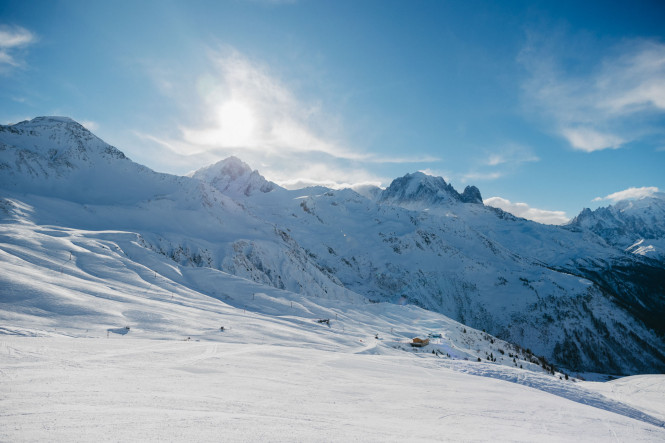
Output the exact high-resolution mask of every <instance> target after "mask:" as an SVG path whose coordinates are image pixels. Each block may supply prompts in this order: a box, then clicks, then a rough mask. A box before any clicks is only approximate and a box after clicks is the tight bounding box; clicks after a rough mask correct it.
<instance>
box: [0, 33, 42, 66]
mask: <svg viewBox="0 0 665 443" xmlns="http://www.w3.org/2000/svg"><path fill="white" fill-rule="evenodd" d="M35 41H36V36H35V35H34V34H33V33H32V32H30V31H28V30H27V29H25V28H22V27H20V26H8V25H0V72H3V71H7V70H8V69H11V68H17V67H21V66H23V64H24V62H23V60H22V59H21V50H23V49H24V48H25V47H27V46H29V45H31V44H32V43H34V42H35Z"/></svg>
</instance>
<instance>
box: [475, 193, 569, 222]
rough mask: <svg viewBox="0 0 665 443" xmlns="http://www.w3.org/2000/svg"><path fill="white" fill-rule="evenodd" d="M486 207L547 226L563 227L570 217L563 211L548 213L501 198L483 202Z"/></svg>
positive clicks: (491, 198)
mask: <svg viewBox="0 0 665 443" xmlns="http://www.w3.org/2000/svg"><path fill="white" fill-rule="evenodd" d="M483 203H484V204H486V205H487V206H492V207H495V208H499V209H502V210H504V211H506V212H509V213H511V214H513V215H515V216H517V217H522V218H526V219H527V220H532V221H535V222H538V223H543V224H547V225H563V224H566V223H568V222H569V221H570V217H568V216H567V215H566V213H565V212H564V211H549V210H546V209H538V208H532V207H530V206H529V205H528V204H526V203H521V202H515V203H513V202H511V201H510V200H507V199H505V198H502V197H490V198H487V199H485V200H483Z"/></svg>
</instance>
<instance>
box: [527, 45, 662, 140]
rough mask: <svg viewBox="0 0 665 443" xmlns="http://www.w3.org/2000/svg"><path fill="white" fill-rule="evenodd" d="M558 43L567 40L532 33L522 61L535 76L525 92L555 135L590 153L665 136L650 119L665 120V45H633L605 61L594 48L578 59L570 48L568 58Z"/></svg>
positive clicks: (612, 50)
mask: <svg viewBox="0 0 665 443" xmlns="http://www.w3.org/2000/svg"><path fill="white" fill-rule="evenodd" d="M557 40H558V41H559V44H561V41H567V38H566V37H562V36H561V35H559V36H556V35H555V36H552V35H550V34H548V35H547V38H546V37H545V36H544V35H543V34H542V33H531V34H530V35H529V41H528V43H527V45H526V46H525V47H524V48H523V50H522V52H521V54H520V56H519V60H520V61H521V62H522V64H523V65H524V66H525V67H526V68H527V70H528V72H529V78H528V79H527V81H526V83H525V84H524V91H525V97H526V99H527V103H528V105H529V106H530V108H529V110H530V111H532V110H533V108H535V109H536V110H538V112H539V113H540V114H541V115H543V116H544V117H545V118H547V119H548V120H549V121H550V122H551V124H552V128H551V129H552V130H553V131H554V132H556V133H557V134H559V135H560V136H561V137H563V138H564V139H566V140H567V141H568V143H569V144H570V145H571V146H572V147H573V148H574V149H577V150H581V151H584V152H593V151H599V150H603V149H617V148H620V147H622V146H624V145H625V144H627V143H629V142H632V141H635V140H638V139H643V138H645V137H646V136H648V135H652V134H654V133H662V127H659V126H658V125H653V124H651V123H650V122H649V121H650V120H649V118H648V117H652V116H662V115H663V114H665V44H663V43H660V42H657V41H650V40H632V41H628V42H623V43H621V44H620V45H617V46H614V47H612V48H610V49H609V50H607V51H605V52H603V55H602V56H601V57H600V58H594V54H593V53H591V51H589V50H588V48H587V49H585V51H586V52H585V53H583V54H582V53H580V54H574V53H573V52H574V51H573V50H572V49H570V47H572V46H573V45H570V47H568V49H567V52H566V57H564V56H563V55H562V54H563V51H562V50H561V49H560V48H558V47H556V43H552V41H557ZM582 46H583V45H582ZM582 52H584V51H582ZM575 57H577V59H576V58H575ZM571 59H573V61H572V62H571Z"/></svg>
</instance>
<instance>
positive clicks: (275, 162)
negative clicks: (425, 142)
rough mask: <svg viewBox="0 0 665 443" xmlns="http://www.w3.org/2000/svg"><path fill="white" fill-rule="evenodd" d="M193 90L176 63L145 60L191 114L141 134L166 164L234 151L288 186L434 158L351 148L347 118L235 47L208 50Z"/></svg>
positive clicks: (351, 180) (161, 86) (367, 179)
mask: <svg viewBox="0 0 665 443" xmlns="http://www.w3.org/2000/svg"><path fill="white" fill-rule="evenodd" d="M206 63H207V65H206V67H204V68H202V70H201V71H202V72H201V74H200V75H199V76H198V79H197V81H196V85H195V88H194V89H195V90H194V91H189V92H188V93H185V92H184V89H186V87H183V86H182V82H180V81H179V79H178V77H177V75H178V74H177V72H175V71H174V70H173V68H159V66H158V64H154V63H151V64H149V63H145V65H146V72H147V73H148V75H150V77H151V78H152V79H153V80H154V84H155V87H156V88H157V89H158V90H159V91H160V92H161V93H163V94H164V95H165V96H167V97H170V98H171V99H173V100H174V101H175V102H177V103H178V105H179V106H181V107H182V109H183V110H184V111H183V113H186V115H187V118H186V119H183V121H181V122H180V123H179V124H178V125H177V126H176V129H177V130H176V131H175V132H172V133H170V134H168V133H163V134H156V133H146V132H137V133H136V135H138V136H139V137H141V139H142V140H144V141H147V142H150V143H151V144H152V145H153V147H154V148H156V147H158V149H165V155H164V156H162V157H160V160H159V161H161V162H162V163H167V162H168V165H166V169H168V170H170V171H171V172H177V171H175V170H174V167H173V166H177V167H178V168H183V166H184V165H187V167H189V168H191V169H196V168H198V167H201V166H205V165H207V164H210V163H213V162H215V161H218V160H220V159H222V158H225V157H228V156H231V155H235V156H237V157H239V158H241V159H243V160H244V161H246V162H247V163H249V164H251V165H256V166H255V167H257V168H259V169H260V171H261V173H263V174H264V175H266V177H268V178H269V179H271V180H273V181H275V182H277V183H279V184H282V185H284V186H287V187H294V186H296V185H295V183H297V184H305V183H306V184H325V185H326V186H330V187H339V186H345V185H353V184H356V183H374V184H379V183H381V180H380V179H379V178H378V177H376V175H374V174H372V173H370V172H369V171H368V170H367V167H365V166H368V165H369V164H377V163H427V162H435V161H438V160H439V159H438V158H436V157H434V156H429V155H417V154H414V155H412V156H404V157H390V156H383V155H380V154H379V153H374V152H369V151H366V150H363V149H362V148H358V147H357V146H350V145H349V144H348V143H347V142H346V137H345V134H344V131H343V124H341V123H340V121H341V119H340V118H339V117H337V116H334V115H330V114H328V113H326V112H325V110H324V108H325V106H324V105H323V104H322V103H319V102H311V101H308V100H304V99H302V98H301V97H299V96H298V94H296V92H295V91H296V90H297V89H296V88H293V87H291V86H290V85H289V84H288V83H287V82H285V81H283V80H281V79H280V78H279V77H278V75H276V74H275V73H274V72H273V71H272V70H271V69H270V67H268V66H266V65H265V64H263V63H262V62H260V61H257V60H254V59H251V58H249V57H248V56H246V55H244V54H241V53H240V52H238V51H237V50H235V49H233V48H224V49H217V50H210V51H209V52H208V58H207V61H206Z"/></svg>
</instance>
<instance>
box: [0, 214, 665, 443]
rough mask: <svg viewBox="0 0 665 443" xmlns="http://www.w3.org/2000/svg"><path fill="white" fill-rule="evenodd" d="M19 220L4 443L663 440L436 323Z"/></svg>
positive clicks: (0, 357) (13, 235)
mask: <svg viewBox="0 0 665 443" xmlns="http://www.w3.org/2000/svg"><path fill="white" fill-rule="evenodd" d="M15 205H17V206H18V203H15ZM21 209H22V210H23V211H24V213H25V216H24V218H22V219H17V220H16V223H7V222H6V221H5V223H3V224H2V225H1V228H2V237H0V239H1V241H0V251H1V253H2V259H1V260H0V266H1V267H2V270H1V271H2V272H0V288H2V294H3V297H2V306H1V308H0V324H1V325H2V327H1V329H0V331H1V332H2V333H3V335H2V336H0V369H1V370H2V378H3V379H4V380H10V381H11V382H10V383H0V410H1V411H2V412H0V439H1V440H3V441H17V440H23V441H25V440H30V441H32V440H44V439H47V440H49V441H71V440H79V439H83V440H94V441H110V440H113V441H117V440H119V439H131V440H135V439H140V440H142V441H143V440H147V441H156V440H164V439H168V440H171V441H173V440H188V441H191V440H207V439H218V438H222V439H224V440H256V439H270V440H278V441H282V440H283V441H292V440H294V439H296V440H297V439H308V440H328V439H331V438H335V439H337V438H342V439H344V440H353V439H356V440H357V439H360V440H368V441H398V440H399V441H403V440H409V441H418V440H439V439H442V438H443V439H448V438H450V439H454V440H464V441H469V440H472V441H473V440H482V439H485V438H487V436H488V435H491V437H492V438H496V439H499V440H511V441H515V440H516V441H529V440H533V438H534V436H536V435H538V436H539V437H540V438H543V437H545V438H548V439H564V440H571V439H578V438H582V439H585V440H594V439H596V438H601V439H604V438H605V436H613V437H615V438H619V439H623V440H631V441H658V440H660V439H662V438H663V437H664V436H665V423H664V422H663V420H662V418H660V417H662V415H664V414H665V411H663V409H662V405H659V404H653V403H648V404H646V403H644V402H642V403H640V402H634V401H630V402H624V401H623V400H622V399H614V398H612V395H611V396H609V397H608V396H605V395H603V394H602V392H604V391H607V390H606V389H605V388H604V387H603V386H600V387H598V386H597V385H598V384H599V383H586V384H582V383H580V382H579V381H578V380H575V379H574V378H573V377H571V378H569V379H565V378H564V374H562V373H559V372H554V373H551V372H549V370H546V369H544V368H543V364H544V362H543V361H540V360H538V359H536V358H535V357H534V356H532V355H530V354H528V353H526V352H524V351H522V350H520V349H516V348H515V347H514V346H512V345H510V344H509V343H505V342H503V341H501V340H499V339H496V338H494V337H492V336H489V335H487V334H485V333H483V332H480V331H476V330H473V329H471V328H468V327H466V326H464V325H462V324H459V323H457V322H455V321H452V320H450V319H448V318H446V317H445V316H442V315H440V314H437V313H434V312H431V311H426V310H423V309H421V308H418V307H415V306H413V305H410V306H401V305H396V304H392V303H368V302H367V300H366V299H364V298H363V297H359V296H353V294H351V293H349V294H348V295H349V298H348V299H339V298H335V299H333V298H323V297H308V296H304V295H302V294H296V293H293V292H288V291H283V290H279V289H276V288H272V287H270V286H265V285H261V284H257V283H254V282H251V281H249V280H246V279H241V278H238V277H235V276H232V275H230V274H227V273H224V272H222V271H219V270H215V269H211V268H206V267H193V266H184V265H180V264H176V263H174V262H173V261H172V260H171V259H169V258H168V257H165V256H164V255H161V254H159V253H157V252H154V251H152V250H150V249H147V248H145V247H144V246H143V245H142V242H141V240H140V238H139V237H138V235H137V234H135V233H130V232H124V231H86V230H80V229H70V228H61V227H57V226H45V225H37V224H34V223H31V221H30V219H29V218H28V217H27V214H29V212H30V208H29V207H26V206H22V207H21ZM321 319H328V320H329V324H326V323H321V322H319V320H321ZM221 326H224V328H225V329H224V331H221V330H220V327H221ZM429 332H431V333H437V334H440V335H441V338H433V339H432V342H431V344H430V345H428V346H427V347H425V348H423V349H421V350H419V351H416V350H414V349H412V348H411V347H410V346H409V345H408V344H407V342H408V341H409V339H410V338H412V337H413V336H416V335H418V336H421V337H424V336H425V334H427V333H429ZM377 334H378V338H376V337H377ZM573 375H574V374H573ZM661 377H662V376H661ZM654 381H655V380H654ZM658 392H659V391H657V390H655V391H653V393H652V394H651V395H657V394H658ZM643 397H644V396H643ZM119 423H122V426H119V425H118V424H119Z"/></svg>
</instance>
